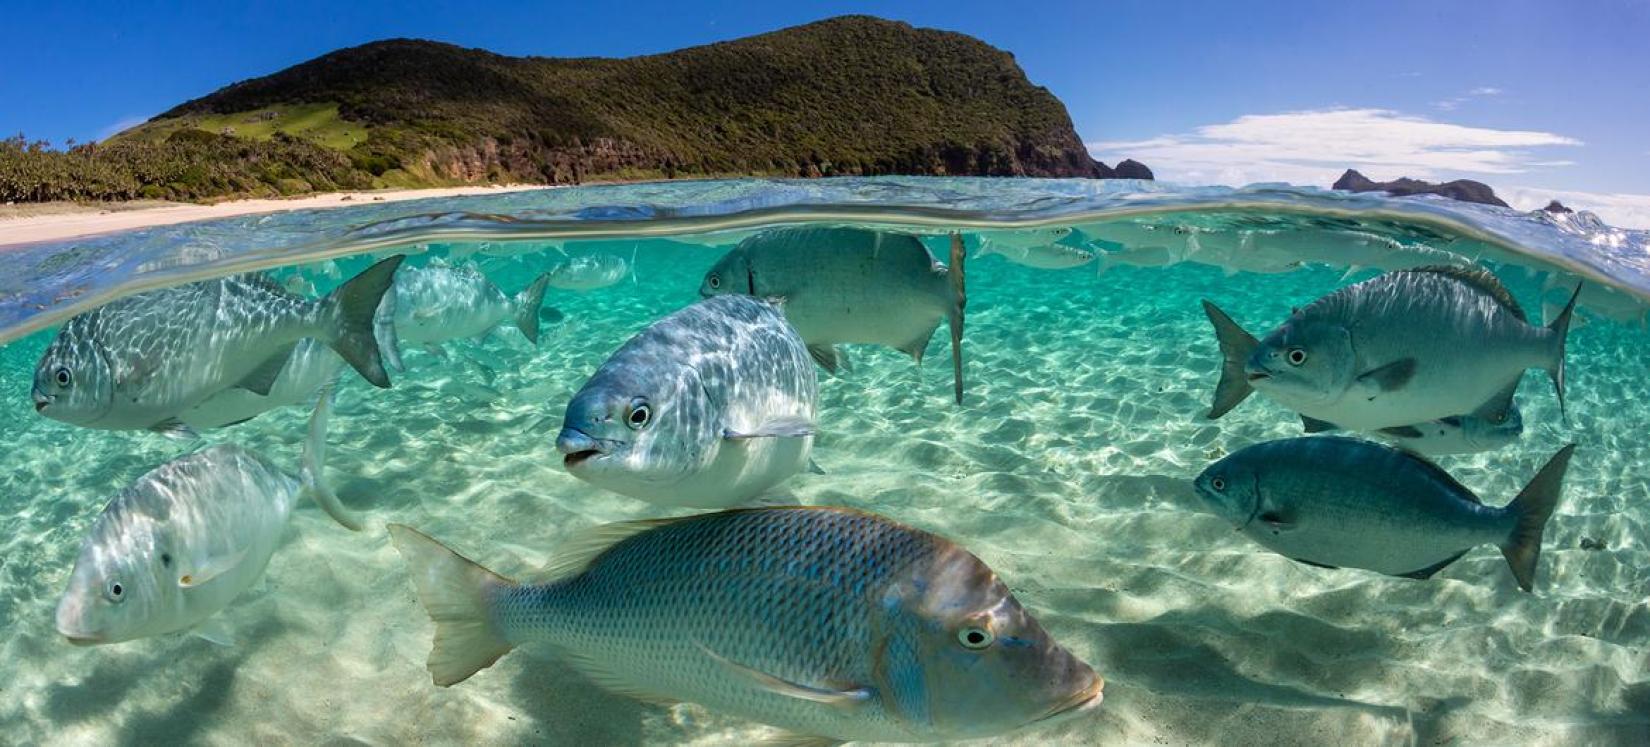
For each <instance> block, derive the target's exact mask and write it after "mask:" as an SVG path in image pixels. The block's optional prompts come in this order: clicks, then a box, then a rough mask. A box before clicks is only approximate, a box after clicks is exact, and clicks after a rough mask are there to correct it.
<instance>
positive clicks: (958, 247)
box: [947, 233, 968, 405]
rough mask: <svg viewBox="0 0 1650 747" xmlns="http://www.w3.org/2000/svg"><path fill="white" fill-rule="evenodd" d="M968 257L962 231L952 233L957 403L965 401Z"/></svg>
mask: <svg viewBox="0 0 1650 747" xmlns="http://www.w3.org/2000/svg"><path fill="white" fill-rule="evenodd" d="M967 259H968V250H966V249H964V248H963V238H962V234H961V233H952V234H951V269H950V271H949V272H948V273H947V275H948V276H949V277H950V278H951V313H950V314H949V317H950V319H951V375H952V378H953V384H952V387H953V389H954V391H955V393H956V395H957V404H959V405H960V404H962V401H963V352H962V335H963V309H964V308H966V307H967V306H968V292H967V284H966V283H965V282H964V280H963V262H964V261H965V260H967Z"/></svg>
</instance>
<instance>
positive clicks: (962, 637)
mask: <svg viewBox="0 0 1650 747" xmlns="http://www.w3.org/2000/svg"><path fill="white" fill-rule="evenodd" d="M993 640H995V636H993V635H991V631H990V629H988V628H983V627H980V626H977V625H970V626H968V627H966V628H963V629H961V630H958V631H957V642H958V643H961V644H962V646H963V648H966V649H968V650H970V651H979V650H981V649H983V648H985V647H987V646H990V645H991V642H992V641H993Z"/></svg>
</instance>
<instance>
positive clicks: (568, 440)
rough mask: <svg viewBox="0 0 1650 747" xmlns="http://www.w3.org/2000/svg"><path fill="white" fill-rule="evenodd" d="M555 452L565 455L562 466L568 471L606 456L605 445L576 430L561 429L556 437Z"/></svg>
mask: <svg viewBox="0 0 1650 747" xmlns="http://www.w3.org/2000/svg"><path fill="white" fill-rule="evenodd" d="M556 450H557V451H560V452H561V453H562V454H564V455H565V456H563V457H562V464H563V465H566V467H567V468H568V469H573V468H574V467H578V466H580V465H582V464H584V463H585V462H588V461H590V460H592V459H595V458H597V457H601V456H604V455H606V454H607V448H606V444H603V443H602V442H601V440H599V439H596V438H593V437H591V435H590V434H588V433H585V432H584V431H581V430H579V429H577V428H563V429H561V433H559V434H557V435H556Z"/></svg>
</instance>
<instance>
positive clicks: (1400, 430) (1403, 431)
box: [1377, 425, 1422, 438]
mask: <svg viewBox="0 0 1650 747" xmlns="http://www.w3.org/2000/svg"><path fill="white" fill-rule="evenodd" d="M1377 432H1378V433H1382V434H1384V435H1388V436H1391V437H1393V438H1420V437H1421V435H1422V434H1421V429H1419V428H1416V427H1415V426H1413V425H1399V426H1394V427H1392V428H1382V429H1381V430H1379V431H1377Z"/></svg>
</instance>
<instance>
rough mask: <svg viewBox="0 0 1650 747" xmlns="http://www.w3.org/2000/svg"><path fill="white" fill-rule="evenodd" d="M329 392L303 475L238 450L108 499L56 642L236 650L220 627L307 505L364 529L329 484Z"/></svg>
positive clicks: (166, 467)
mask: <svg viewBox="0 0 1650 747" xmlns="http://www.w3.org/2000/svg"><path fill="white" fill-rule="evenodd" d="M328 394H329V393H323V394H322V396H321V397H320V402H319V403H318V404H317V405H316V407H315V413H314V415H312V416H311V418H310V426H309V438H308V441H307V442H306V443H305V445H304V456H303V467H302V469H301V470H300V472H299V475H298V476H296V477H294V476H292V475H290V474H288V473H287V472H286V471H285V470H283V469H281V467H279V466H278V465H276V464H275V463H273V462H271V461H269V460H268V459H265V458H264V457H262V456H260V455H258V454H256V453H254V452H251V451H248V450H246V449H243V448H241V447H239V446H232V445H220V446H212V447H208V448H206V449H202V450H200V451H197V452H195V453H193V454H189V455H188V456H184V457H180V458H178V459H175V460H173V461H171V462H168V463H166V464H163V465H161V466H159V467H156V468H155V469H154V470H152V471H150V472H149V473H148V474H145V475H144V476H143V477H140V478H138V480H137V481H136V482H134V483H132V485H130V486H129V487H127V488H126V489H124V490H122V491H121V492H120V493H119V494H117V495H116V496H115V497H114V499H113V500H111V501H109V505H108V506H107V507H106V508H104V509H103V514H102V515H101V516H99V517H98V519H97V522H96V523H95V524H94V525H93V526H92V531H91V533H90V534H89V535H87V537H86V540H85V542H84V543H83V544H82V545H81V547H80V557H79V558H78V559H76V560H75V565H74V571H73V572H72V573H71V574H70V576H69V585H68V588H67V589H66V590H65V591H64V592H63V596H62V598H61V599H59V600H58V604H57V630H58V632H59V633H61V634H62V635H63V636H64V637H66V638H68V639H69V641H70V642H71V643H75V644H79V645H92V644H101V643H118V642H120V641H129V640H133V639H137V638H146V637H149V636H157V635H163V634H166V633H176V632H181V631H186V630H194V631H195V632H197V633H200V634H201V635H202V636H203V637H206V638H208V639H211V640H215V641H218V642H220V643H227V642H228V641H227V635H226V631H224V630H222V629H221V626H217V625H215V624H214V621H213V620H212V619H211V618H212V617H213V615H215V614H217V613H218V612H219V611H220V610H222V609H223V608H225V607H227V606H228V605H229V603H230V602H232V601H234V599H235V598H236V597H238V596H240V594H241V593H242V592H244V591H246V590H247V589H248V588H249V587H251V586H252V584H254V583H255V582H256V581H257V580H258V579H259V578H261V577H262V576H263V573H264V569H265V567H267V566H268V565H269V559H270V557H271V556H273V555H274V553H275V548H276V547H277V546H279V545H280V542H281V534H282V533H283V532H284V531H285V530H286V525H287V519H288V517H289V516H290V515H291V513H292V508H293V505H294V504H295V503H296V502H297V501H298V497H299V496H300V495H308V496H311V497H312V498H313V499H314V500H315V501H316V503H318V504H320V506H321V508H323V509H325V510H326V511H327V513H328V514H330V515H331V516H332V517H333V519H335V520H337V521H338V523H340V524H342V525H344V526H345V527H348V528H350V529H360V527H361V525H360V522H359V521H357V520H356V519H355V517H353V516H351V515H350V514H349V512H347V511H346V510H345V509H344V507H343V506H342V505H341V504H340V503H339V502H338V498H337V497H336V496H334V495H333V494H332V491H331V490H330V489H328V488H327V485H326V481H325V479H324V477H323V475H322V469H323V467H322V462H323V458H324V450H325V443H324V441H325V439H326V421H327V414H328V408H329V407H330V405H329V399H330V398H329V396H328Z"/></svg>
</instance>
